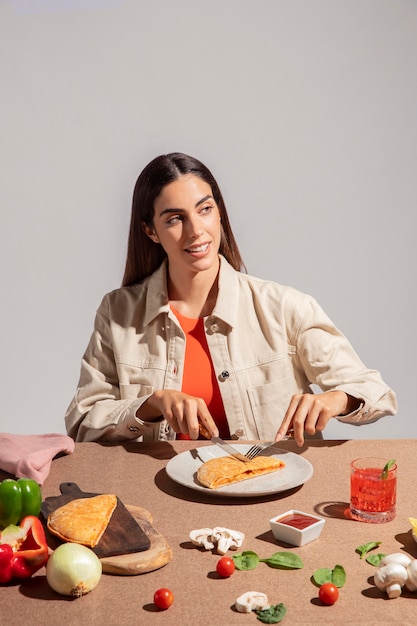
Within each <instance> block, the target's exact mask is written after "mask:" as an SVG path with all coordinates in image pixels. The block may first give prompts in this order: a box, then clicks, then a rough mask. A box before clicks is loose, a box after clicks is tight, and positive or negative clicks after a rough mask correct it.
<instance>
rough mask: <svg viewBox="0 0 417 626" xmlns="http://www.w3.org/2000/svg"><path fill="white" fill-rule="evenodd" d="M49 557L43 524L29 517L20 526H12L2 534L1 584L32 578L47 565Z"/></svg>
mask: <svg viewBox="0 0 417 626" xmlns="http://www.w3.org/2000/svg"><path fill="white" fill-rule="evenodd" d="M48 556H49V553H48V544H47V542H46V537H45V531H44V529H43V526H42V522H41V521H40V519H39V518H38V517H35V516H34V515H27V516H26V517H25V518H24V519H23V520H22V521H21V523H20V526H13V525H10V526H8V527H7V528H5V529H4V530H3V531H2V533H1V534H0V583H7V582H9V581H10V580H12V578H30V576H32V574H34V573H35V572H37V571H38V569H40V568H41V567H43V566H44V565H45V564H46V562H47V560H48Z"/></svg>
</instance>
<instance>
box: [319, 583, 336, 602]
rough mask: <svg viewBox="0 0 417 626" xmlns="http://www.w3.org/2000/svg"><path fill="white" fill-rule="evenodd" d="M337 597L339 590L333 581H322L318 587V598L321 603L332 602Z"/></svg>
mask: <svg viewBox="0 0 417 626" xmlns="http://www.w3.org/2000/svg"><path fill="white" fill-rule="evenodd" d="M338 597H339V590H338V588H337V587H336V585H334V584H333V583H324V585H322V586H321V587H320V589H319V598H320V600H321V601H322V602H323V604H334V603H335V602H337V599H338Z"/></svg>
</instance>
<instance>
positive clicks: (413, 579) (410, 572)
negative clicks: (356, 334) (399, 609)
mask: <svg viewBox="0 0 417 626" xmlns="http://www.w3.org/2000/svg"><path fill="white" fill-rule="evenodd" d="M405 586H406V587H407V589H408V591H417V559H413V560H412V561H411V563H410V564H409V565H408V567H407V582H406V583H405Z"/></svg>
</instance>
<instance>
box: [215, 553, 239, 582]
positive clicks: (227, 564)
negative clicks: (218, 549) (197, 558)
mask: <svg viewBox="0 0 417 626" xmlns="http://www.w3.org/2000/svg"><path fill="white" fill-rule="evenodd" d="M234 571H235V563H234V561H233V559H231V558H229V557H228V556H222V558H221V559H220V561H218V562H217V565H216V572H217V573H218V575H219V576H221V577H222V578H229V576H231V575H232V574H233V572H234Z"/></svg>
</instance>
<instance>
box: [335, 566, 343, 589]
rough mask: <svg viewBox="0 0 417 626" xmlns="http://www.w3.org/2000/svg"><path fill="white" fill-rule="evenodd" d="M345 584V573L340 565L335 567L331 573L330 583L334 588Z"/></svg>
mask: <svg viewBox="0 0 417 626" xmlns="http://www.w3.org/2000/svg"><path fill="white" fill-rule="evenodd" d="M345 582H346V572H345V569H344V567H342V565H335V566H334V568H333V571H332V583H333V584H334V585H336V587H339V589H340V587H343V586H344V584H345Z"/></svg>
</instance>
